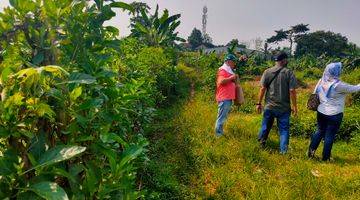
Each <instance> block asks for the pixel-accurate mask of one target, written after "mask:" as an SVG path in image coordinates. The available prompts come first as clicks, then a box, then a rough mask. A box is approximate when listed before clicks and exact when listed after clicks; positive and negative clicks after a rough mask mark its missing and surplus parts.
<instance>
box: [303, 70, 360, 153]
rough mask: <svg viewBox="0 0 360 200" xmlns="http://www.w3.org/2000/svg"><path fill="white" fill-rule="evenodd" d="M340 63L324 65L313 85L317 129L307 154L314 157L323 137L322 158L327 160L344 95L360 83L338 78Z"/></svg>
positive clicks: (341, 112)
mask: <svg viewBox="0 0 360 200" xmlns="http://www.w3.org/2000/svg"><path fill="white" fill-rule="evenodd" d="M341 68H342V64H341V63H331V64H329V65H327V66H326V68H325V71H324V74H323V76H322V78H321V79H320V80H319V82H318V84H317V85H316V87H315V91H314V92H315V93H317V94H318V95H319V98H320V105H319V107H318V110H317V111H318V112H317V124H318V130H317V132H316V133H315V134H314V135H313V136H312V138H311V143H310V146H309V150H308V156H309V157H314V155H315V151H316V149H317V148H318V146H319V144H320V142H321V140H322V139H323V138H324V149H323V154H322V159H323V160H329V159H330V155H331V149H332V145H333V142H334V139H335V135H336V133H337V132H338V130H339V128H340V125H341V122H342V118H343V112H344V106H345V97H346V95H347V94H349V93H355V92H359V91H360V84H358V85H349V84H347V83H344V82H342V81H341V80H340V74H341Z"/></svg>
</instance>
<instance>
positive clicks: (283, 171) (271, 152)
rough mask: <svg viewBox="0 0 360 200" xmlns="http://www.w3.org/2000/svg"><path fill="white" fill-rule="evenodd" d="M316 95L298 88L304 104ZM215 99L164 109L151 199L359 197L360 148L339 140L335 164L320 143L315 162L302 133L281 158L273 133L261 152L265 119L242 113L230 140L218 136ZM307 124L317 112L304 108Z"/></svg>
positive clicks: (250, 86)
mask: <svg viewBox="0 0 360 200" xmlns="http://www.w3.org/2000/svg"><path fill="white" fill-rule="evenodd" d="M244 88H245V91H247V93H246V96H247V97H253V96H254V95H255V94H256V92H257V90H256V89H257V87H256V86H255V83H246V84H244ZM310 90H311V89H302V90H300V92H299V93H300V97H299V104H301V105H304V103H305V101H306V99H307V98H306V94H307V93H308V92H309V91H310ZM209 93H211V92H206V89H203V91H201V92H198V93H197V94H196V96H195V99H193V100H192V101H189V102H187V103H184V104H182V105H178V106H177V107H174V108H172V109H171V110H168V111H166V113H168V115H167V116H166V120H162V122H161V123H160V124H159V125H158V128H157V129H156V135H157V136H156V137H155V138H153V143H152V145H151V148H150V155H151V156H150V157H151V158H150V159H151V161H150V162H149V165H148V166H147V168H146V169H145V174H146V180H147V181H146V183H145V188H147V189H148V190H149V191H154V192H152V193H150V194H149V195H148V196H147V197H146V199H360V190H359V188H360V156H359V155H360V150H359V148H358V147H356V146H354V145H352V144H351V143H346V142H342V141H339V142H336V143H335V144H334V147H333V151H332V155H333V160H332V161H330V162H322V161H320V157H321V152H322V145H321V146H320V147H319V149H318V151H317V155H316V156H317V158H316V159H314V160H309V159H308V158H307V157H306V150H307V148H308V144H309V139H308V138H306V137H305V136H306V135H307V134H297V135H301V136H292V137H291V138H290V146H289V153H288V154H287V155H280V154H279V153H278V146H279V144H278V142H279V141H278V138H279V137H278V135H277V132H276V129H274V130H273V131H272V132H271V134H270V138H269V142H268V145H267V147H266V149H265V150H262V149H260V148H259V145H258V143H257V140H256V138H257V132H258V130H259V126H260V122H261V116H260V115H257V114H255V113H253V112H251V111H249V110H248V109H247V110H245V111H246V112H244V110H243V109H237V108H234V109H233V112H232V113H231V115H230V117H229V119H228V121H227V123H226V126H225V136H224V137H221V138H216V137H215V135H214V122H215V119H216V114H217V113H216V112H217V105H216V103H215V102H214V100H213V96H212V95H210V94H209ZM169 113H171V114H169ZM302 118H305V119H306V120H308V121H309V120H313V119H315V113H314V112H310V111H307V110H306V109H305V108H304V106H302V107H301V108H300V114H299V119H296V120H293V121H295V122H300V121H301V120H302ZM306 120H305V122H303V123H308V121H306ZM307 126H311V124H308V125H307ZM296 130H297V129H296ZM297 131H301V130H297Z"/></svg>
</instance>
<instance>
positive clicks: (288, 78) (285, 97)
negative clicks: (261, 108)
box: [260, 66, 297, 112]
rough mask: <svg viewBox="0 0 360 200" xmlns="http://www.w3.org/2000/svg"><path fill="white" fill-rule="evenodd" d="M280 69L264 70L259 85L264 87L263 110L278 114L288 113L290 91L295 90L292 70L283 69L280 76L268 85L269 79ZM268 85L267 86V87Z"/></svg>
mask: <svg viewBox="0 0 360 200" xmlns="http://www.w3.org/2000/svg"><path fill="white" fill-rule="evenodd" d="M280 69H281V67H278V66H275V67H272V68H269V69H267V70H265V72H264V73H263V75H262V77H261V80H260V83H261V85H262V86H263V87H266V88H267V90H266V94H265V109H269V110H275V111H279V112H290V111H291V107H290V90H291V89H295V88H296V86H297V81H296V78H295V75H294V73H293V71H292V70H290V69H288V68H283V69H282V70H281V72H280V74H279V75H278V76H277V77H276V78H275V79H274V80H273V82H272V83H271V84H270V85H269V82H270V81H271V79H272V78H273V77H274V76H275V75H276V72H277V71H278V70H280ZM268 85H269V86H268Z"/></svg>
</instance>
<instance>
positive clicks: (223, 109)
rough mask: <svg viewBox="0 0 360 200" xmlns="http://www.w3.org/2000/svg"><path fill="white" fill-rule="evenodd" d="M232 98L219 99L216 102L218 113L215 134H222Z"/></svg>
mask: <svg viewBox="0 0 360 200" xmlns="http://www.w3.org/2000/svg"><path fill="white" fill-rule="evenodd" d="M231 104H232V100H225V101H220V102H219V103H218V115H217V119H216V123H215V134H216V136H221V135H223V134H224V130H223V126H224V123H225V120H226V118H227V117H228V115H229V113H230V110H231Z"/></svg>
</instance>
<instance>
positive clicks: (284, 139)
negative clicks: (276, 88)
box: [258, 109, 290, 153]
mask: <svg viewBox="0 0 360 200" xmlns="http://www.w3.org/2000/svg"><path fill="white" fill-rule="evenodd" d="M275 118H276V121H277V126H278V128H279V133H280V152H281V153H286V152H287V150H288V145H289V137H290V133H289V128H290V112H279V111H275V110H268V109H266V110H264V115H263V120H262V123H261V129H260V132H259V136H258V140H259V141H260V142H265V141H266V140H267V138H268V136H269V133H270V130H271V128H272V126H273V123H274V120H275Z"/></svg>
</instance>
